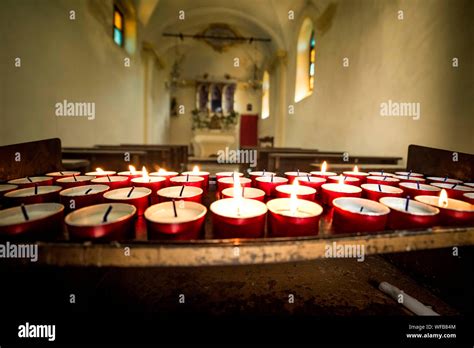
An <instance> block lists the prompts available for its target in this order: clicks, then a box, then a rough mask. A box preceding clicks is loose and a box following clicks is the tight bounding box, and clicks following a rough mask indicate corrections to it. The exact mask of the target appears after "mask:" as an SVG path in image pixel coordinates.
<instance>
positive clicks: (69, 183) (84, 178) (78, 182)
mask: <svg viewBox="0 0 474 348" xmlns="http://www.w3.org/2000/svg"><path fill="white" fill-rule="evenodd" d="M92 179H95V176H88V175H77V176H76V175H75V176H69V177H67V178H61V179H58V180H57V181H56V185H59V186H61V187H62V188H63V189H67V188H71V187H77V186H85V185H89V184H90V183H91V180H92Z"/></svg>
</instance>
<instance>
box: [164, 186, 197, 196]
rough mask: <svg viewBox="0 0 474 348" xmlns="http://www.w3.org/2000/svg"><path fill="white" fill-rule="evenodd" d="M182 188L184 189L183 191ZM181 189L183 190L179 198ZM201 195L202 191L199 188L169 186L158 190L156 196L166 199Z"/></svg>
mask: <svg viewBox="0 0 474 348" xmlns="http://www.w3.org/2000/svg"><path fill="white" fill-rule="evenodd" d="M183 187H184V189H183ZM181 189H183V194H182V196H180V195H179V194H180V192H181ZM202 193H203V190H202V189H201V188H200V187H196V186H170V187H165V188H162V189H161V190H158V195H159V196H162V197H168V198H178V199H179V198H189V197H194V196H198V195H200V194H202Z"/></svg>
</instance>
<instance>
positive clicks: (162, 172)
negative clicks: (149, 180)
mask: <svg viewBox="0 0 474 348" xmlns="http://www.w3.org/2000/svg"><path fill="white" fill-rule="evenodd" d="M158 173H160V174H164V173H166V169H163V168H160V169H158Z"/></svg>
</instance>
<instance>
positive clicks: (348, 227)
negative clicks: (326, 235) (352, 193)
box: [332, 184, 392, 233]
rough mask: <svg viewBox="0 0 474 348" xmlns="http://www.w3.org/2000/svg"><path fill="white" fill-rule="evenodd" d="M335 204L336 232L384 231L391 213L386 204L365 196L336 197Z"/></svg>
mask: <svg viewBox="0 0 474 348" xmlns="http://www.w3.org/2000/svg"><path fill="white" fill-rule="evenodd" d="M369 185H370V184H369ZM387 187H392V186H387ZM333 205H334V213H333V220H332V221H333V222H332V223H333V226H334V231H335V232H336V233H352V232H376V231H383V230H385V226H386V225H387V220H388V216H389V214H390V209H389V208H387V207H386V206H385V205H383V204H380V203H378V202H374V201H372V200H369V199H363V198H354V197H341V198H336V199H335V200H334V201H333Z"/></svg>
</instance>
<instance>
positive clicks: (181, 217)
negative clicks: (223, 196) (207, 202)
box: [145, 201, 207, 224]
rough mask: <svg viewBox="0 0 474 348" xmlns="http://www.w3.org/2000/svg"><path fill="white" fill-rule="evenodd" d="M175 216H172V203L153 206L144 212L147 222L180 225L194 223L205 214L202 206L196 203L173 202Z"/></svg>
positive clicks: (205, 211) (205, 210) (204, 208)
mask: <svg viewBox="0 0 474 348" xmlns="http://www.w3.org/2000/svg"><path fill="white" fill-rule="evenodd" d="M175 207H176V213H177V214H176V215H177V216H175V215H174V208H173V202H164V203H160V204H155V205H152V206H151V207H149V208H148V209H147V210H146V211H145V218H146V219H147V220H148V221H151V222H156V223H163V224H181V223H185V222H190V221H195V220H198V219H199V218H201V217H203V216H204V215H206V213H207V209H206V207H205V206H204V205H202V204H199V203H196V202H187V201H179V202H175Z"/></svg>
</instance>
